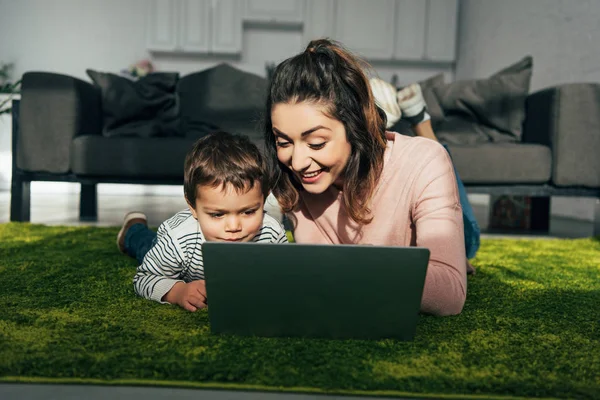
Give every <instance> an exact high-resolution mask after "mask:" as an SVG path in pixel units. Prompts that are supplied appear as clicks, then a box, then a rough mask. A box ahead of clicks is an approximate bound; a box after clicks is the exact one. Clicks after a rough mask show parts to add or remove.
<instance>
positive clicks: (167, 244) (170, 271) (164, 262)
mask: <svg viewBox="0 0 600 400" xmlns="http://www.w3.org/2000/svg"><path fill="white" fill-rule="evenodd" d="M182 270H183V258H182V256H181V254H180V252H179V246H177V244H176V241H175V239H174V238H173V237H172V235H171V233H170V230H169V229H168V227H167V225H166V224H165V223H162V224H161V225H160V227H159V228H158V232H157V237H156V244H155V245H154V246H153V247H152V248H151V249H150V250H149V251H148V253H147V254H146V257H144V262H143V263H142V265H140V266H139V267H138V268H137V273H136V274H135V277H134V278H133V286H134V288H135V292H136V293H137V294H138V295H140V296H142V297H145V298H147V299H150V300H155V301H158V302H160V303H166V301H164V299H163V297H164V296H165V294H167V293H168V292H169V291H170V290H171V288H172V287H173V285H175V284H176V283H177V282H183V280H182V279H181V272H182Z"/></svg>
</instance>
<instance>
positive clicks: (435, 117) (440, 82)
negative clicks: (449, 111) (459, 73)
mask: <svg viewBox="0 0 600 400" xmlns="http://www.w3.org/2000/svg"><path fill="white" fill-rule="evenodd" d="M419 85H421V92H423V99H424V100H425V104H426V105H427V112H428V113H429V115H430V116H431V120H432V123H434V124H435V123H436V122H437V121H440V120H443V119H444V110H443V109H442V106H441V105H440V102H439V100H438V99H437V96H436V94H435V92H434V89H435V88H436V87H439V86H444V85H445V82H444V74H437V75H435V76H432V77H431V78H427V79H426V80H424V81H421V82H419Z"/></svg>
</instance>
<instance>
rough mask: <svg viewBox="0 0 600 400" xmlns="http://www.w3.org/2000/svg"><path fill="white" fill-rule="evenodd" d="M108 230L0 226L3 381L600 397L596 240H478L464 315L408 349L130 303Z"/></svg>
mask: <svg viewBox="0 0 600 400" xmlns="http://www.w3.org/2000/svg"><path fill="white" fill-rule="evenodd" d="M117 230H118V229H117V228H89V227H47V226H41V225H30V224H18V223H9V224H0V284H1V289H0V381H4V382H18V381H23V382H56V383H58V382H62V383H64V382H72V383H82V382H83V383H94V384H98V383H100V384H111V385H113V384H138V385H168V386H181V387H213V388H214V387H218V388H225V389H257V390H279V391H298V392H313V393H331V394H333V393H336V394H368V395H386V396H410V397H440V398H459V397H460V398H465V397H472V398H509V397H537V398H544V397H547V398H590V399H591V398H599V397H598V396H600V327H599V321H600V240H599V238H590V239H578V240H508V239H498V240H483V242H482V245H481V250H480V252H479V254H478V256H477V258H476V259H475V260H474V262H473V264H474V265H475V266H476V268H477V270H478V271H477V274H476V275H475V276H470V277H469V292H468V297H467V304H466V306H465V309H464V311H463V313H462V314H461V315H459V316H456V317H445V318H435V317H422V318H421V319H420V321H419V326H418V330H417V337H416V340H415V341H414V342H410V343H405V342H397V341H394V340H380V341H352V340H349V341H331V340H303V339H266V338H237V337H216V336H211V335H210V334H209V325H208V318H207V312H206V311H200V312H197V313H188V312H185V311H183V310H181V309H179V308H177V307H174V306H169V305H160V304H158V303H155V302H151V301H148V300H144V299H141V298H138V297H136V295H135V294H134V292H133V287H132V284H131V279H132V277H133V274H134V271H135V267H136V262H135V261H134V260H133V259H129V258H127V257H125V256H123V255H121V254H120V253H119V252H118V251H117V250H116V246H115V240H114V239H115V235H116V233H117ZM360 320H361V316H360V315H357V316H356V322H357V323H360Z"/></svg>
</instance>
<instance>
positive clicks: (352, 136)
mask: <svg viewBox="0 0 600 400" xmlns="http://www.w3.org/2000/svg"><path fill="white" fill-rule="evenodd" d="M368 67H369V66H368V64H367V63H366V62H365V61H363V60H362V59H360V58H359V57H356V56H355V55H353V54H352V53H351V52H350V51H348V50H347V49H345V48H344V47H343V46H342V45H341V44H340V43H338V42H335V41H332V40H328V39H319V40H313V41H311V42H310V43H309V44H308V47H307V48H306V50H305V51H304V52H302V53H300V54H298V55H296V56H294V57H291V58H288V59H287V60H285V61H283V62H282V63H281V64H279V65H278V66H277V68H275V71H274V72H273V75H272V78H271V81H270V83H269V92H268V96H267V108H266V113H265V127H264V128H265V132H264V133H265V141H266V152H267V159H268V162H269V163H270V166H271V169H272V173H273V179H274V182H275V185H274V187H273V194H274V195H275V197H276V198H277V200H278V201H279V203H280V205H281V207H282V208H283V211H284V212H290V211H292V210H294V209H295V207H296V206H297V204H298V201H299V195H298V192H299V191H301V190H303V188H302V185H301V184H300V183H299V182H298V181H297V180H296V178H295V177H294V176H293V174H292V172H291V171H290V170H289V168H287V167H286V166H285V165H283V164H281V163H280V162H279V161H278V159H277V146H276V142H275V135H274V134H273V125H272V121H271V111H272V108H273V107H274V106H275V105H277V104H280V103H289V104H294V103H301V102H309V103H313V104H316V105H320V106H323V107H324V109H325V110H326V113H327V114H328V116H329V117H331V118H335V119H337V120H339V121H340V122H341V123H342V124H343V125H344V128H345V129H346V138H347V140H348V142H349V143H350V146H351V154H350V158H349V159H348V162H347V164H346V168H345V170H344V172H343V174H344V175H343V182H344V187H343V199H344V204H345V206H346V210H347V212H348V214H349V216H350V217H351V218H352V219H353V220H354V221H356V222H358V223H361V224H367V223H369V222H370V221H371V219H372V217H371V216H370V214H371V210H370V209H369V202H370V200H371V197H372V196H373V193H374V191H375V188H376V186H377V183H378V181H379V177H380V175H381V171H382V169H383V155H384V152H385V148H386V139H385V125H386V119H385V114H384V113H383V112H382V111H381V110H380V109H379V108H378V107H377V106H376V105H375V99H374V97H373V93H372V92H371V88H370V85H369V80H368V78H367V76H366V75H365V72H364V71H365V69H366V68H368Z"/></svg>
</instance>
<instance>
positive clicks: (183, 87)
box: [178, 63, 268, 143]
mask: <svg viewBox="0 0 600 400" xmlns="http://www.w3.org/2000/svg"><path fill="white" fill-rule="evenodd" d="M267 86H268V82H267V80H266V79H265V78H263V77H260V76H258V75H254V74H251V73H248V72H245V71H242V70H240V69H237V68H235V67H233V66H231V65H229V64H225V63H223V64H219V65H216V66H214V67H212V68H208V69H206V70H203V71H199V72H194V73H192V74H189V75H187V76H184V77H182V78H181V79H180V80H179V84H178V92H179V100H180V109H181V113H180V115H181V124H182V130H183V132H184V134H185V135H186V136H203V135H204V134H206V133H207V132H209V131H212V130H217V129H219V130H225V131H230V132H236V133H242V134H245V135H247V136H249V137H250V139H251V140H252V141H253V142H255V143H257V142H260V141H261V140H262V132H261V131H260V129H259V128H258V127H257V123H258V122H259V121H260V117H261V114H262V112H263V110H264V107H265V103H266V98H267V97H266V95H267Z"/></svg>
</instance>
